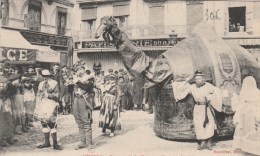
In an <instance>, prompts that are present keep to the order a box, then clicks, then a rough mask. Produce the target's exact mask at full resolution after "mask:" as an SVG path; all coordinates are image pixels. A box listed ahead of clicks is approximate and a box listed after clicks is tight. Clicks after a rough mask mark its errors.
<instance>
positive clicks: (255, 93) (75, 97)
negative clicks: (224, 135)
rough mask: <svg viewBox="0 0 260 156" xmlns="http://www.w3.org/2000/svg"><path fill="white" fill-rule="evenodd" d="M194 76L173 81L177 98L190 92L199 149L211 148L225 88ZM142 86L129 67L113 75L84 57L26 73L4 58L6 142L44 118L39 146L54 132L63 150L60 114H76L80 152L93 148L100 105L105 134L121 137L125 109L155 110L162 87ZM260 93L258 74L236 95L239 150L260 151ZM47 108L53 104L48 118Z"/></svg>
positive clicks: (0, 103) (1, 142) (1, 119)
mask: <svg viewBox="0 0 260 156" xmlns="http://www.w3.org/2000/svg"><path fill="white" fill-rule="evenodd" d="M193 78H194V80H195V83H194V84H192V85H191V84H189V83H185V84H184V85H183V84H181V83H182V82H178V81H175V82H172V88H173V91H174V93H175V95H174V98H175V100H176V101H177V102H178V101H179V100H181V99H184V98H185V97H186V96H187V95H188V94H191V95H192V96H193V98H194V101H195V106H194V110H193V122H194V126H195V133H196V138H197V139H198V141H199V146H198V149H199V150H202V149H209V150H211V149H212V143H211V138H212V137H213V135H214V131H215V128H216V127H215V123H214V122H215V121H214V118H215V116H214V112H212V110H211V109H210V108H211V107H213V108H214V109H215V110H217V111H221V106H222V101H221V99H220V100H217V101H216V99H219V98H218V97H217V94H221V92H219V91H220V90H219V89H218V88H217V87H215V86H213V85H212V84H210V83H207V82H205V80H204V74H203V73H202V72H201V71H196V72H195V74H194V77H193ZM135 86H136V88H137V89H136V90H135ZM140 86H150V85H149V83H147V82H144V81H143V79H142V78H140V79H138V78H136V79H135V80H134V79H133V78H132V77H131V76H129V75H128V74H127V72H126V71H125V70H123V69H120V70H119V71H118V72H117V71H113V69H109V70H108V74H105V72H104V71H102V70H101V65H100V64H99V65H94V66H93V71H92V72H91V71H90V70H88V69H86V66H85V64H84V62H83V61H78V62H77V63H76V64H74V65H73V68H72V69H69V68H68V67H67V66H62V67H61V69H60V67H59V65H58V64H54V65H53V67H52V70H48V69H42V68H41V66H40V65H35V66H28V68H27V71H26V72H24V73H20V72H19V70H18V68H17V67H15V66H13V65H10V64H9V63H8V62H5V60H2V61H1V60H0V123H1V126H0V146H1V147H5V146H9V145H13V144H14V143H15V142H17V141H18V140H17V139H16V138H15V135H21V134H22V133H27V132H28V131H30V129H31V128H33V126H34V124H33V122H34V121H35V120H40V121H41V125H42V128H43V129H42V132H43V134H44V143H43V144H41V145H39V146H37V147H38V148H46V147H51V143H50V136H51V137H52V140H53V148H54V149H56V150H62V149H63V148H62V147H61V146H60V145H59V144H58V141H57V129H56V127H57V122H56V121H57V116H58V114H61V115H67V114H73V116H74V118H75V121H76V123H77V125H78V128H79V135H80V144H79V145H78V146H77V147H75V150H78V149H81V148H86V147H87V148H91V145H92V127H91V124H92V122H93V119H92V111H93V110H94V109H100V115H99V116H100V119H99V127H100V128H101V131H102V133H103V134H104V135H106V130H107V129H109V130H110V134H109V136H110V137H113V136H114V135H115V130H120V129H121V124H120V113H121V112H124V111H127V110H132V109H136V110H140V109H142V107H143V104H145V103H148V104H149V109H148V112H149V113H152V112H153V109H152V107H153V105H154V104H155V102H156V101H157V99H156V87H151V88H149V89H147V88H146V87H144V88H141V89H140ZM180 86H182V88H181V89H180ZM249 90H250V93H249V92H248V91H249ZM259 95H260V91H259V89H258V88H257V86H256V81H255V79H254V77H252V76H247V77H246V78H245V79H244V80H243V83H242V88H241V92H240V94H239V95H237V94H235V93H234V94H233V95H232V96H233V98H232V99H231V103H232V109H233V111H234V112H235V116H234V124H235V125H236V130H235V135H234V148H240V149H242V150H244V151H249V152H252V150H253V153H260V152H259V150H257V148H252V146H247V145H248V144H251V145H254V146H258V145H259V124H260V115H259V114H260V109H259V108H260V107H259V102H260V99H259V97H260V96H259ZM214 99H215V100H214ZM210 101H211V102H210ZM42 103H43V104H42ZM41 104H42V105H41ZM209 105H210V106H209ZM44 106H48V111H49V114H50V115H49V116H48V117H46V114H48V112H46V109H44ZM51 106H52V108H53V109H51ZM205 108H206V109H205ZM42 112H45V113H46V114H45V116H44V115H40V114H41V113H42ZM201 112H206V113H201ZM206 119H207V120H206ZM19 125H21V126H19ZM255 136H258V137H255Z"/></svg>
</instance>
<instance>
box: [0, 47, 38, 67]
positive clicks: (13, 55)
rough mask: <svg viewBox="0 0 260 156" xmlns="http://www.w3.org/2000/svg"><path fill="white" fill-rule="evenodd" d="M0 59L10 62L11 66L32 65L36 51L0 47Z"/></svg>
mask: <svg viewBox="0 0 260 156" xmlns="http://www.w3.org/2000/svg"><path fill="white" fill-rule="evenodd" d="M0 51H1V57H4V58H6V59H8V60H9V61H10V63H11V64H34V63H35V61H36V52H37V50H32V49H21V48H7V47H1V48H0Z"/></svg>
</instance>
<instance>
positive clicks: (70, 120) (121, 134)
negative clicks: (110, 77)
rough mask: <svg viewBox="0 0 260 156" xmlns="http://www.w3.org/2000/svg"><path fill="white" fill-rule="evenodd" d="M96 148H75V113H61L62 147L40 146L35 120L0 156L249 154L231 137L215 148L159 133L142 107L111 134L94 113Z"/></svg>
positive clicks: (127, 115)
mask: <svg viewBox="0 0 260 156" xmlns="http://www.w3.org/2000/svg"><path fill="white" fill-rule="evenodd" d="M93 119H94V123H93V124H92V128H93V142H94V145H93V149H91V150H88V149H81V150H77V151H76V150H74V147H76V146H77V144H78V143H79V135H78V128H77V125H76V123H75V120H74V117H73V116H72V115H60V116H59V120H58V140H59V144H60V145H62V146H63V147H64V150H62V151H55V150H53V149H52V147H50V148H46V149H37V148H36V146H37V145H39V144H41V143H42V142H43V134H42V133H41V125H40V123H39V122H36V123H35V127H34V128H32V129H31V130H30V132H28V133H25V134H23V135H19V136H16V138H18V139H19V141H18V142H17V143H15V145H13V146H10V147H5V148H2V149H0V156H2V155H4V156H20V155H22V156H35V155H37V156H41V155H44V156H67V155H73V156H177V155H180V156H196V155H198V156H201V155H221V156H224V155H234V156H236V155H239V156H240V155H249V154H246V153H243V152H240V151H234V150H233V149H232V140H224V141H219V142H217V144H216V146H214V148H213V150H212V151H210V150H202V151H198V150H197V143H196V142H187V141H186V142H185V141H182V142H180V141H179V142H177V141H170V140H165V139H162V138H160V137H157V136H156V135H155V133H154V132H153V120H154V116H153V114H147V113H146V112H143V111H127V112H124V113H121V123H122V129H121V130H120V131H116V132H115V134H116V135H115V136H114V137H112V138H111V137H109V132H107V134H106V135H102V133H101V129H100V128H98V119H99V115H98V111H94V113H93Z"/></svg>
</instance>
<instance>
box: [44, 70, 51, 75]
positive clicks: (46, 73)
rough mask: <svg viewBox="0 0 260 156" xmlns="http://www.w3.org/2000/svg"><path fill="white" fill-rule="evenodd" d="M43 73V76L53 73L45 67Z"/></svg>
mask: <svg viewBox="0 0 260 156" xmlns="http://www.w3.org/2000/svg"><path fill="white" fill-rule="evenodd" d="M42 75H43V76H50V75H52V74H51V73H50V71H49V70H48V69H44V70H42Z"/></svg>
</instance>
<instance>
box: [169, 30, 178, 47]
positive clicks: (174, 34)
mask: <svg viewBox="0 0 260 156" xmlns="http://www.w3.org/2000/svg"><path fill="white" fill-rule="evenodd" d="M177 36H178V34H177V33H176V32H175V31H174V30H172V33H171V34H169V37H170V38H171V41H170V45H172V46H173V45H174V44H176V43H177Z"/></svg>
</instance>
